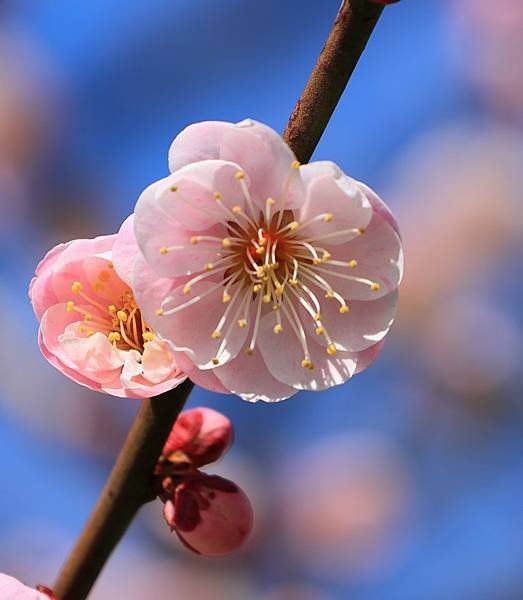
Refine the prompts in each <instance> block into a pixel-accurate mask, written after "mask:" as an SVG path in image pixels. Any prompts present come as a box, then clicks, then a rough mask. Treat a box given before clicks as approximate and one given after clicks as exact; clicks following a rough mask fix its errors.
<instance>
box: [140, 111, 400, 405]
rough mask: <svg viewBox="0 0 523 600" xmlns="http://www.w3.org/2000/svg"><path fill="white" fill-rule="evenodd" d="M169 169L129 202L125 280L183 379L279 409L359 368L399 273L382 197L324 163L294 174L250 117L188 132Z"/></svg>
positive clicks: (374, 341) (275, 138) (391, 305)
mask: <svg viewBox="0 0 523 600" xmlns="http://www.w3.org/2000/svg"><path fill="white" fill-rule="evenodd" d="M169 163H170V168H171V171H172V173H171V175H169V176H168V177H166V178H165V179H162V180H160V181H158V182H156V183H154V184H152V185H151V186H149V187H148V188H147V189H146V190H145V191H144V192H143V194H142V195H141V197H140V199H139V201H138V204H137V206H136V211H135V233H136V239H137V243H138V245H139V247H140V250H141V252H142V253H143V257H138V258H137V259H136V265H135V268H134V272H133V278H132V284H133V289H134V292H135V295H136V297H137V299H138V302H139V303H140V306H141V307H142V310H143V312H144V314H145V315H146V317H147V320H148V322H149V323H150V324H151V326H152V327H153V328H154V329H155V330H156V331H158V332H159V333H160V334H161V335H162V336H164V337H165V338H166V339H169V340H170V341H171V342H172V343H173V345H174V347H175V348H176V349H177V350H179V351H180V352H181V353H184V354H185V356H186V357H187V359H188V360H189V361H190V363H189V364H191V363H193V364H194V366H195V370H194V371H193V375H194V377H193V375H191V374H190V373H189V377H191V378H193V379H194V380H195V381H196V383H200V384H201V385H204V386H205V387H210V388H211V389H213V390H215V391H229V392H233V393H235V394H238V395H239V396H241V397H242V398H243V399H245V400H250V401H256V400H265V401H276V400H282V399H284V398H288V397H289V396H292V395H293V394H295V393H296V392H297V391H298V390H302V389H303V390H315V391H318V390H323V389H326V388H329V387H331V386H334V385H338V384H341V383H343V382H345V381H346V380H347V379H349V378H350V377H351V376H352V375H354V374H355V373H357V372H359V371H361V370H363V369H364V368H366V367H367V366H368V365H369V364H370V363H371V362H372V361H373V360H374V358H375V357H376V355H377V354H378V352H379V350H380V349H381V345H382V340H383V338H384V337H385V335H386V334H387V332H388V331H389V328H390V326H391V324H392V322H393V319H394V315H395V312H396V301H397V287H398V285H399V282H400V280H401V276H402V270H403V255H402V248H401V241H400V238H399V234H398V227H397V224H396V222H395V220H394V218H393V216H392V214H391V212H390V211H389V209H388V208H387V206H386V205H385V204H384V203H383V202H382V200H381V199H380V198H379V197H378V196H377V195H376V194H375V193H374V192H373V191H372V190H370V189H369V188H368V187H366V186H365V185H363V184H362V183H359V182H357V181H355V180H354V179H351V178H350V177H348V176H347V175H345V174H344V173H343V172H342V171H341V170H340V169H339V168H338V167H337V166H336V165H335V164H333V163H330V162H316V163H311V164H308V165H301V166H300V165H299V163H297V161H296V160H295V157H294V155H293V153H292V152H291V150H290V149H289V147H288V146H287V145H286V144H285V143H284V142H283V140H282V139H281V137H280V136H279V135H278V134H277V133H276V132H274V131H273V130H272V129H270V128H269V127H267V126H265V125H262V124H260V123H257V122H255V121H250V120H247V121H242V122H241V123H238V124H232V123H223V122H204V123H199V124H196V125H192V126H190V127H188V128H187V129H185V130H184V131H182V132H181V133H180V134H179V135H178V136H177V138H176V139H175V140H174V142H173V144H172V146H171V150H170V153H169ZM195 324H197V326H196V327H195ZM205 373H212V375H213V379H210V378H208V380H202V381H198V380H197V379H196V378H197V377H202V374H205ZM209 382H212V385H209Z"/></svg>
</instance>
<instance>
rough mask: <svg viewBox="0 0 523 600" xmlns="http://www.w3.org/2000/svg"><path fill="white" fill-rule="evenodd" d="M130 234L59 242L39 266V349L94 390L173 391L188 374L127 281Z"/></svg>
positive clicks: (33, 288) (35, 292) (128, 393)
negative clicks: (144, 312)
mask: <svg viewBox="0 0 523 600" xmlns="http://www.w3.org/2000/svg"><path fill="white" fill-rule="evenodd" d="M129 239H130V240H131V244H129V243H128V241H129ZM133 239H134V238H132V237H131V238H128V236H126V235H125V232H123V233H122V235H118V236H117V235H108V236H101V237H98V238H94V239H85V240H74V241H72V242H69V243H67V244H60V245H59V246H57V247H55V248H53V250H51V251H50V252H49V253H48V254H47V255H46V256H45V258H44V259H43V260H42V261H41V262H40V264H39V265H38V267H37V269H36V276H35V277H34V278H33V280H32V281H31V284H30V288H29V296H30V299H31V302H32V305H33V308H34V311H35V314H36V316H37V318H38V320H39V321H40V328H39V334H38V339H39V345H40V349H41V350H42V353H43V354H44V356H45V357H46V358H47V360H48V361H49V362H50V363H51V364H52V365H53V366H54V367H56V368H57V369H58V370H59V371H61V372H62V373H63V374H64V375H66V376H67V377H69V378H70V379H72V380H73V381H76V382H77V383H80V384H81V385H84V386H86V387H88V388H90V389H92V390H96V391H100V392H105V393H108V394H112V395H114V396H123V397H130V398H145V397H149V396H155V395H157V394H161V393H163V392H165V391H167V390H170V389H172V388H173V387H175V386H176V385H178V384H179V383H181V382H182V381H183V380H184V379H185V374H184V373H183V372H182V371H181V369H180V367H179V365H178V364H177V361H176V354H175V352H174V350H173V348H172V346H171V345H170V343H169V342H167V341H166V340H164V339H162V338H161V337H160V336H159V335H157V334H156V333H155V332H154V331H153V330H152V329H151V327H150V326H149V324H148V323H147V322H146V321H145V320H144V319H143V317H142V315H141V312H140V308H139V306H138V305H137V304H136V301H135V299H134V296H133V293H132V291H131V288H130V287H129V285H128V283H127V281H128V279H127V278H128V273H129V269H130V266H129V261H132V260H133V257H134V254H135V253H136V249H135V247H133V246H132V240H133Z"/></svg>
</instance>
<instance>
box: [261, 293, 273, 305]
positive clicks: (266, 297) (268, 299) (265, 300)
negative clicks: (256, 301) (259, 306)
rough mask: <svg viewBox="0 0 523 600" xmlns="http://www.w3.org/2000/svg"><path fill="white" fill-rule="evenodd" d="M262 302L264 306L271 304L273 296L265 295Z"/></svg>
mask: <svg viewBox="0 0 523 600" xmlns="http://www.w3.org/2000/svg"><path fill="white" fill-rule="evenodd" d="M262 301H263V303H264V304H269V302H270V301H271V295H270V294H264V296H263V298H262Z"/></svg>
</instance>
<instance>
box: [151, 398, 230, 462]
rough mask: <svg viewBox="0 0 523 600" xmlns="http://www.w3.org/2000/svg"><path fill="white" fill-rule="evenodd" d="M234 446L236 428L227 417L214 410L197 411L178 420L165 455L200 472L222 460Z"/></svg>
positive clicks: (168, 458)
mask: <svg viewBox="0 0 523 600" xmlns="http://www.w3.org/2000/svg"><path fill="white" fill-rule="evenodd" d="M231 442H232V425H231V422H230V421H229V419H228V418H227V417H226V416H224V415H222V414H221V413H219V412H217V411H215V410H212V409H210V408H193V409H191V410H188V411H185V412H183V413H182V414H181V415H180V416H179V417H178V419H177V420H176V423H175V424H174V427H173V428H172V431H171V433H170V434H169V437H168V438H167V441H166V443H165V446H164V448H163V452H162V454H163V456H164V457H165V458H166V459H167V460H171V461H172V462H175V463H178V462H181V463H183V462H184V461H185V462H187V461H189V462H190V463H191V465H192V466H193V467H195V468H198V467H201V466H202V465H206V464H208V463H211V462H214V461H215V460H218V459H219V458H220V457H221V456H222V455H223V454H224V453H225V451H226V450H227V448H228V447H229V446H230V444H231Z"/></svg>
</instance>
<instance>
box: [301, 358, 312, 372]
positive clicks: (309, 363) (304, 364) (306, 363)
mask: <svg viewBox="0 0 523 600" xmlns="http://www.w3.org/2000/svg"><path fill="white" fill-rule="evenodd" d="M301 366H302V367H303V368H304V369H310V370H311V371H312V369H314V365H313V364H312V361H311V360H310V359H309V358H304V359H303V360H302V361H301Z"/></svg>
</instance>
